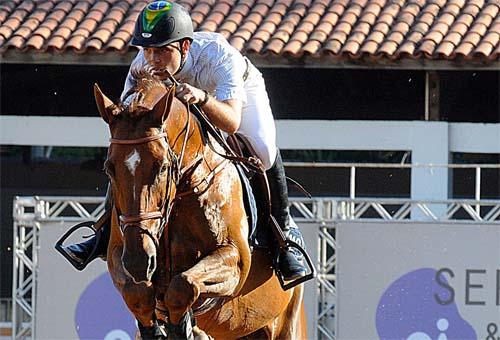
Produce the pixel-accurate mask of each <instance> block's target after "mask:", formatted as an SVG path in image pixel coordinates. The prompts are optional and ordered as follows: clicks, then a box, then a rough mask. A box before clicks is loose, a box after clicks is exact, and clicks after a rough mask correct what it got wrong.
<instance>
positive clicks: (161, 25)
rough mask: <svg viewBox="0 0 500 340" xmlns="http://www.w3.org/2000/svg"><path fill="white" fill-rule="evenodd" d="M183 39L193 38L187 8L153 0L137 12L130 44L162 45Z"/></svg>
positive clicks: (144, 45) (191, 24) (142, 45)
mask: <svg viewBox="0 0 500 340" xmlns="http://www.w3.org/2000/svg"><path fill="white" fill-rule="evenodd" d="M184 39H189V40H191V41H192V40H193V23H192V21H191V17H190V16H189V13H188V12H187V10H186V9H185V8H184V7H182V6H181V5H179V4H176V3H174V2H170V1H154V2H151V3H150V4H148V5H147V6H146V7H144V9H143V10H142V11H141V13H140V14H139V17H138V18H137V21H136V23H135V30H134V35H133V37H132V41H131V45H133V46H141V47H162V46H165V45H168V44H171V43H173V42H176V41H182V40H184Z"/></svg>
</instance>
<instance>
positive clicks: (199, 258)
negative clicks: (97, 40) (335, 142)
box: [94, 73, 306, 339]
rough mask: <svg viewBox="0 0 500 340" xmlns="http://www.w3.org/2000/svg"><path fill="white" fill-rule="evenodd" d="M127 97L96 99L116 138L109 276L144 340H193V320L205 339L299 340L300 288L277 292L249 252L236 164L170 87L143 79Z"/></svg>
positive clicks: (256, 254)
mask: <svg viewBox="0 0 500 340" xmlns="http://www.w3.org/2000/svg"><path fill="white" fill-rule="evenodd" d="M133 90H134V92H133V93H132V94H131V96H130V97H129V100H128V101H126V103H121V104H118V105H115V104H113V102H112V101H111V100H110V99H108V98H107V97H106V96H105V95H104V94H103V93H102V92H101V91H100V89H99V88H98V87H97V85H96V86H95V88H94V94H95V97H96V102H97V105H98V108H99V112H100V114H101V116H102V118H103V119H104V120H105V121H106V123H108V125H109V128H110V131H111V136H112V138H111V140H110V141H111V145H110V147H109V151H108V159H107V161H106V164H105V170H106V172H107V174H108V175H109V177H110V179H111V185H112V190H113V195H114V201H115V207H114V209H113V217H112V231H111V239H110V243H109V247H108V257H107V259H108V268H109V272H110V274H111V277H112V279H113V282H114V284H115V286H116V287H117V289H118V290H119V291H120V293H121V294H122V296H123V298H124V300H125V302H126V304H127V306H128V308H129V309H130V311H131V312H132V313H133V314H134V316H135V317H136V319H137V321H138V322H139V329H140V333H141V336H142V337H143V338H164V336H165V334H164V333H163V330H164V328H165V329H166V330H167V333H168V337H169V338H170V337H173V338H179V337H180V338H190V337H191V335H192V334H190V327H191V320H190V318H191V314H192V312H194V317H193V318H194V319H195V320H196V321H195V322H196V326H195V327H194V328H193V329H192V332H193V333H194V336H200V337H201V338H207V335H208V336H209V337H213V338H215V339H237V338H256V339H257V338H258V339H262V338H266V339H305V338H306V321H305V315H304V306H303V285H299V286H296V287H294V288H292V289H289V290H287V291H283V289H282V288H281V286H280V283H279V281H278V278H277V277H276V275H275V273H274V271H273V269H272V260H271V258H270V256H269V254H268V253H267V252H266V251H263V250H258V249H256V250H254V251H253V252H251V251H250V248H249V245H248V241H247V238H248V232H249V230H248V229H249V227H248V223H247V217H246V213H245V209H244V202H243V199H242V187H241V183H240V180H239V177H238V174H237V170H236V168H235V166H234V164H232V163H231V162H229V161H227V159H225V158H223V157H221V156H220V155H219V154H218V153H217V152H214V150H212V149H211V148H210V147H208V146H207V143H206V141H205V139H204V138H205V137H204V136H203V133H202V131H201V129H200V126H199V123H198V122H197V120H196V118H195V117H194V116H193V115H192V114H191V113H190V112H189V110H188V108H187V107H186V106H185V105H184V104H183V103H181V102H180V101H179V100H178V99H177V98H175V96H174V94H175V86H172V87H170V88H167V87H165V85H163V83H162V82H160V81H158V80H156V79H154V78H152V77H149V76H147V75H145V74H144V73H142V74H137V83H136V86H135V87H134V89H133ZM209 138H211V137H209ZM158 325H160V326H158ZM161 325H165V327H164V328H163V326H161Z"/></svg>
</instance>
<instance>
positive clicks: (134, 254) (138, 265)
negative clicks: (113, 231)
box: [122, 228, 157, 283]
mask: <svg viewBox="0 0 500 340" xmlns="http://www.w3.org/2000/svg"><path fill="white" fill-rule="evenodd" d="M123 236H124V237H123V238H124V247H123V254H122V265H123V268H124V270H125V273H126V274H127V275H129V276H130V277H131V278H132V279H133V280H134V282H135V283H142V282H150V281H151V279H152V277H153V274H154V272H155V270H156V264H157V263H156V245H155V242H154V241H155V240H153V239H152V238H151V236H150V235H149V234H145V233H143V232H141V229H139V228H129V229H127V232H125V233H124V235H123Z"/></svg>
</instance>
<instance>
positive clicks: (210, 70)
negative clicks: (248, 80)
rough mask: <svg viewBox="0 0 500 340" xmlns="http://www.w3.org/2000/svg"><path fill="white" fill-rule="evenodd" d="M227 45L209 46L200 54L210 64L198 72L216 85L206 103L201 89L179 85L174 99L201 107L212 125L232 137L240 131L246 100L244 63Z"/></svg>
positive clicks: (204, 93) (204, 94)
mask: <svg viewBox="0 0 500 340" xmlns="http://www.w3.org/2000/svg"><path fill="white" fill-rule="evenodd" d="M226 44H227V42H226V43H225V44H224V43H223V42H222V43H220V44H216V43H213V44H210V45H209V46H207V47H206V48H205V49H204V52H203V53H204V54H205V56H206V59H208V60H210V66H206V67H204V68H203V69H202V70H200V71H199V72H204V73H203V76H206V77H209V79H211V80H212V81H213V82H214V83H215V92H214V95H213V96H212V95H209V96H208V101H206V102H205V98H206V97H205V96H206V92H204V91H203V89H198V88H196V87H194V86H191V85H188V84H182V85H181V86H180V88H179V90H178V91H177V96H178V98H179V99H181V100H183V101H185V102H190V103H198V104H203V105H202V109H203V111H205V113H206V114H207V116H208V118H209V119H210V120H211V122H212V123H214V125H215V126H217V127H218V128H219V129H221V130H223V131H225V132H227V133H230V134H232V133H235V132H236V131H237V130H238V129H239V127H240V123H241V115H242V109H243V105H244V102H246V100H247V98H246V91H245V88H244V80H243V75H244V73H245V71H246V62H245V59H243V57H242V56H241V54H239V53H238V52H237V51H232V48H231V47H230V46H229V44H227V47H226V46H225V45H226Z"/></svg>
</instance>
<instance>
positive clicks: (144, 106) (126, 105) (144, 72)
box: [120, 66, 167, 118]
mask: <svg viewBox="0 0 500 340" xmlns="http://www.w3.org/2000/svg"><path fill="white" fill-rule="evenodd" d="M130 75H131V81H132V86H131V88H130V89H129V90H128V92H127V93H126V94H125V95H124V96H123V97H124V98H122V102H121V103H120V105H121V107H122V110H123V111H122V112H123V113H125V114H126V115H127V116H129V117H130V118H140V117H142V116H143V115H144V114H145V113H146V112H148V111H150V110H151V109H152V108H153V107H154V105H155V104H156V103H157V102H158V100H159V99H160V98H161V97H162V96H163V95H164V94H165V92H166V91H167V87H166V86H165V84H164V83H163V82H162V81H161V80H160V79H158V78H157V77H155V76H154V75H153V74H152V72H151V69H150V68H147V67H144V66H133V67H132V68H131V70H130Z"/></svg>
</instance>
